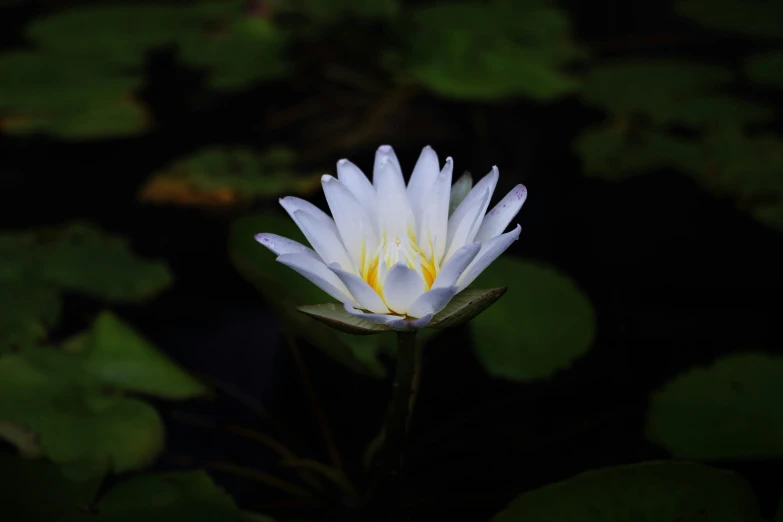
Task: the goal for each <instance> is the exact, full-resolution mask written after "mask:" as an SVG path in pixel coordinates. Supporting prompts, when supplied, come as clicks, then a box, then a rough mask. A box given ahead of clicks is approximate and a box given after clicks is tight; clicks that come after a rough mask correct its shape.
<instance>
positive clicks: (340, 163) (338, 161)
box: [337, 158, 349, 167]
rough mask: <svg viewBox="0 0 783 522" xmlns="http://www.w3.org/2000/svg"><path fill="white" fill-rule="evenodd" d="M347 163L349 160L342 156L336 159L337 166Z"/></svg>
mask: <svg viewBox="0 0 783 522" xmlns="http://www.w3.org/2000/svg"><path fill="white" fill-rule="evenodd" d="M348 163H349V161H348V160H347V159H345V158H343V159H341V160H337V166H338V167H342V166H343V165H347V164H348Z"/></svg>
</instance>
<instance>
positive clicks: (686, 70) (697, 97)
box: [582, 60, 775, 129]
mask: <svg viewBox="0 0 783 522" xmlns="http://www.w3.org/2000/svg"><path fill="white" fill-rule="evenodd" d="M733 79H734V75H733V73H732V72H731V71H729V70H727V69H724V68H721V67H717V66H712V65H707V64H703V63H697V62H687V61H678V60H644V61H641V60H637V61H632V60H625V61H618V62H614V63H608V64H604V65H599V66H596V67H593V68H592V69H591V70H590V71H589V73H588V74H587V76H586V78H585V82H584V88H583V91H582V97H583V99H584V100H585V101H586V102H587V103H589V104H591V105H596V106H599V107H602V108H604V109H606V110H608V111H610V112H611V113H612V114H613V115H614V117H616V118H620V119H628V118H631V117H634V116H637V115H643V116H644V117H646V118H648V119H649V120H650V121H651V122H652V123H655V124H658V125H668V124H674V123H677V124H682V125H686V126H688V127H692V128H696V129H700V128H709V127H717V126H741V125H745V124H748V123H756V122H763V121H767V120H770V119H772V118H774V116H775V114H774V112H773V111H772V110H771V109H769V108H767V107H764V106H763V105H758V104H756V103H752V102H749V101H747V100H743V99H741V98H736V97H733V96H729V95H726V94H721V93H720V92H717V91H718V89H719V88H721V87H725V86H727V85H729V84H730V83H731V82H732V81H733Z"/></svg>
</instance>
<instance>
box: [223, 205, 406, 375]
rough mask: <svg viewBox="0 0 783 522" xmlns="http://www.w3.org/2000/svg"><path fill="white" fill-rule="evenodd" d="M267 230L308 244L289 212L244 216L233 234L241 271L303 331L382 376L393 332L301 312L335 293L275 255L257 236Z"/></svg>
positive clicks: (350, 363)
mask: <svg viewBox="0 0 783 522" xmlns="http://www.w3.org/2000/svg"><path fill="white" fill-rule="evenodd" d="M261 232H269V233H274V234H278V235H280V236H283V237H287V238H290V239H293V240H295V241H298V242H300V243H302V244H305V245H306V244H307V240H306V239H305V238H304V236H303V235H302V233H301V232H300V231H299V229H298V228H297V226H296V225H295V224H294V222H293V221H292V220H291V219H290V218H288V217H287V216H286V217H281V216H279V215H277V214H272V213H268V214H260V215H254V216H248V217H245V218H242V219H240V220H238V221H237V222H236V223H235V224H234V226H233V228H232V231H231V235H230V238H229V251H230V253H231V257H232V261H233V262H234V266H235V267H236V268H237V270H238V271H239V272H240V274H242V275H243V276H244V277H245V278H246V279H247V280H248V281H249V282H250V283H251V284H253V286H255V287H256V288H257V289H258V290H259V291H260V292H261V293H262V294H263V296H264V297H265V298H266V300H267V301H268V302H269V303H270V304H271V305H272V306H274V307H275V308H276V310H277V312H278V313H279V314H280V315H281V317H283V318H284V319H285V320H286V321H287V324H288V327H290V328H291V329H292V331H293V332H295V333H296V334H297V335H300V336H302V337H304V338H305V339H307V341H308V342H310V343H312V344H313V345H314V346H316V347H318V348H319V349H321V350H323V352H324V353H326V354H327V355H329V356H330V357H332V358H334V359H335V360H336V361H338V362H340V363H342V364H344V365H345V366H346V367H348V368H350V369H352V370H353V371H355V372H357V373H360V374H363V375H367V376H370V377H375V378H382V377H383V376H384V375H385V369H384V367H383V366H382V365H381V363H380V361H379V360H378V356H379V354H380V353H381V352H382V351H383V350H388V349H389V347H390V346H393V336H392V335H391V334H384V335H362V336H357V335H352V334H347V333H340V332H337V331H335V330H334V329H332V328H330V327H328V326H326V325H324V324H321V323H319V322H318V321H316V320H314V319H312V318H310V317H307V316H305V315H304V314H302V313H301V312H299V311H298V310H297V306H299V305H310V304H313V303H322V302H325V301H330V300H332V298H331V297H330V296H329V295H328V294H327V293H326V292H324V291H323V290H321V289H320V288H318V287H317V286H315V285H314V284H313V283H311V282H310V281H308V280H307V279H305V278H304V277H302V276H301V275H299V274H298V273H296V272H295V271H293V270H291V269H290V268H288V267H286V266H284V265H281V264H280V263H277V262H276V261H275V255H274V254H273V253H272V252H270V251H269V250H267V249H266V248H265V247H263V246H261V245H260V244H259V243H258V242H256V241H255V239H254V237H255V235H256V234H258V233H261Z"/></svg>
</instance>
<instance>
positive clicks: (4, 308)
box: [0, 254, 60, 353]
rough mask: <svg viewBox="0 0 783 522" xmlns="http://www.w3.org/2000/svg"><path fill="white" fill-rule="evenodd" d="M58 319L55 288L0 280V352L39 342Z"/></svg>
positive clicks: (57, 302)
mask: <svg viewBox="0 0 783 522" xmlns="http://www.w3.org/2000/svg"><path fill="white" fill-rule="evenodd" d="M0 255H1V254H0ZM59 318H60V296H59V294H58V292H57V291H56V290H55V289H53V288H51V287H47V286H43V285H34V284H24V283H23V282H18V283H17V282H10V281H3V280H2V279H1V278H0V353H2V352H4V351H7V350H9V349H11V348H24V347H26V346H31V345H34V344H36V343H37V342H40V341H43V340H44V339H46V333H47V332H48V331H49V329H50V328H52V327H53V326H54V325H55V324H56V323H57V321H58V320H59Z"/></svg>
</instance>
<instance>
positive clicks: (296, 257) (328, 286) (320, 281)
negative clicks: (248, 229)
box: [277, 254, 357, 305]
mask: <svg viewBox="0 0 783 522" xmlns="http://www.w3.org/2000/svg"><path fill="white" fill-rule="evenodd" d="M277 261H278V262H280V263H282V264H284V265H286V266H288V267H290V268H293V269H294V270H296V271H297V272H299V273H300V274H301V275H303V276H304V277H306V278H307V279H309V280H310V281H312V282H313V283H314V284H315V285H316V286H317V287H318V288H320V289H321V290H323V291H324V292H326V293H327V294H329V295H330V296H332V297H334V298H335V299H337V300H338V301H340V302H341V303H343V304H352V305H356V304H357V303H356V301H355V300H354V298H353V297H351V295H350V293H349V292H348V289H347V288H346V287H345V285H344V284H343V282H342V281H340V278H338V277H337V276H336V275H335V274H334V272H332V271H331V270H329V269H328V268H327V267H326V265H325V264H323V263H322V262H321V261H318V260H316V259H313V258H312V257H310V256H308V255H307V254H283V255H282V256H279V257H278V258H277Z"/></svg>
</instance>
